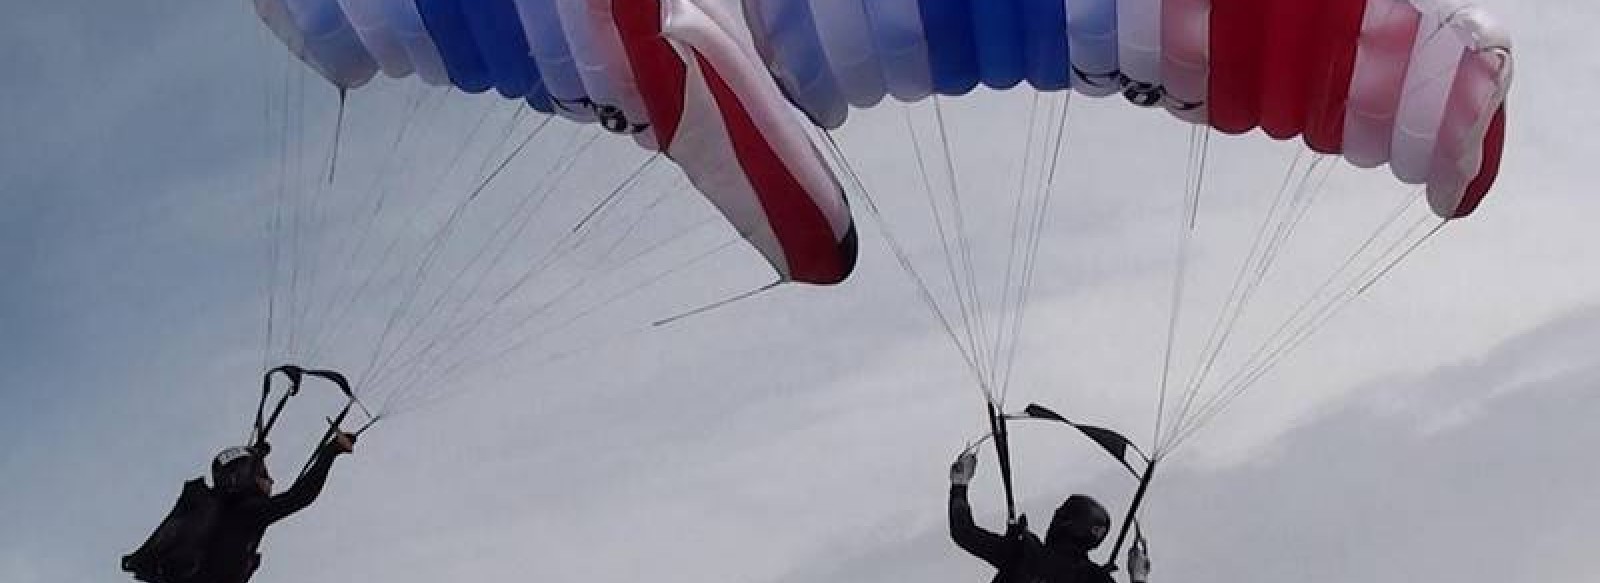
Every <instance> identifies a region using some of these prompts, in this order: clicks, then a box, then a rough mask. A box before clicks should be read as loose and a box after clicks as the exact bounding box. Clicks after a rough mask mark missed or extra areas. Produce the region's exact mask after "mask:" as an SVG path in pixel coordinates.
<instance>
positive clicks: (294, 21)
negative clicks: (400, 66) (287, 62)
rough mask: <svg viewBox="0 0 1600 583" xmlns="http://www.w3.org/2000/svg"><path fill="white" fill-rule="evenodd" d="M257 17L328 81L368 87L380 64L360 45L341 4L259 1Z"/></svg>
mask: <svg viewBox="0 0 1600 583" xmlns="http://www.w3.org/2000/svg"><path fill="white" fill-rule="evenodd" d="M255 8H256V14H257V15H259V16H260V17H261V20H262V22H265V23H266V24H267V28H269V29H271V30H272V32H273V34H276V35H277V36H278V38H279V39H281V40H282V41H283V43H284V44H285V45H286V46H288V47H289V50H290V51H291V52H293V53H294V54H295V55H296V56H298V57H300V59H301V60H303V61H305V62H306V63H307V64H309V65H311V67H312V68H313V69H316V71H317V72H318V73H320V74H322V76H323V77H324V78H326V79H328V81H329V82H331V83H333V84H334V85H337V86H339V87H342V88H345V89H354V88H356V87H360V86H362V85H365V84H366V83H367V82H368V81H370V80H372V77H373V75H376V74H377V73H378V64H377V63H376V62H375V61H373V60H372V56H371V55H368V54H367V51H366V49H365V48H363V47H362V46H361V40H360V39H358V38H356V34H355V30H354V29H353V28H352V27H351V25H350V22H349V21H348V20H346V19H345V17H344V12H343V11H342V10H340V9H339V5H338V4H335V3H332V2H326V1H325V0H323V1H319V0H256V1H255Z"/></svg>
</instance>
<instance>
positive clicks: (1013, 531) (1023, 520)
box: [1006, 514, 1028, 539]
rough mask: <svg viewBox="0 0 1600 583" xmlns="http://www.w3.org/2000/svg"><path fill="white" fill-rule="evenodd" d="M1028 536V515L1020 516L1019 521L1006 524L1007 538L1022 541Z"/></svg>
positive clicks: (1018, 516)
mask: <svg viewBox="0 0 1600 583" xmlns="http://www.w3.org/2000/svg"><path fill="white" fill-rule="evenodd" d="M1026 536H1028V515H1026V514H1019V515H1017V519H1016V520H1013V521H1011V522H1010V523H1007V524H1006V538H1009V539H1022V538H1023V537H1026Z"/></svg>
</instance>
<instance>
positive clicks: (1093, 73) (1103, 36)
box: [1067, 0, 1122, 97]
mask: <svg viewBox="0 0 1600 583" xmlns="http://www.w3.org/2000/svg"><path fill="white" fill-rule="evenodd" d="M1117 17H1118V14H1117V0H1068V1H1067V49H1068V55H1069V57H1070V58H1071V59H1072V68H1073V69H1076V70H1077V73H1081V75H1079V74H1074V75H1073V82H1072V87H1073V89H1076V90H1077V91H1078V92H1079V93H1083V94H1084V95H1091V96H1095V97H1102V96H1106V95H1111V94H1113V93H1117V92H1119V91H1121V89H1122V88H1121V87H1120V86H1119V85H1118V83H1117V80H1116V79H1115V78H1114V77H1115V75H1116V73H1118V72H1119V71H1120V70H1121V66H1120V64H1119V61H1120V57H1119V56H1118V53H1119V52H1120V48H1119V46H1118V40H1117ZM1108 76H1109V77H1112V78H1108Z"/></svg>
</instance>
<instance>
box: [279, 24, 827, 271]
mask: <svg viewBox="0 0 1600 583" xmlns="http://www.w3.org/2000/svg"><path fill="white" fill-rule="evenodd" d="M255 6H256V11H257V13H258V14H259V15H260V16H261V19H262V20H263V21H265V22H266V24H267V26H268V27H270V28H271V29H272V31H273V32H274V33H276V34H277V36H278V38H279V39H281V40H282V41H283V42H284V44H286V45H288V47H289V49H290V50H291V51H293V52H294V53H295V54H297V55H299V56H300V57H301V58H302V59H303V60H304V61H305V62H306V63H308V64H309V65H311V66H312V67H313V68H314V69H316V70H317V72H318V73H321V74H322V76H323V77H325V78H327V79H328V80H329V81H331V82H333V83H334V84H335V85H338V86H339V87H341V88H343V89H356V88H359V87H361V86H362V85H364V84H366V83H367V82H368V81H370V80H371V79H372V77H373V76H374V75H376V74H377V73H378V72H379V71H380V70H382V71H383V72H384V73H385V74H388V75H390V76H395V77H403V76H406V75H410V74H412V73H415V74H416V75H417V76H419V77H421V78H422V80H424V81H426V82H429V83H434V84H443V83H445V82H448V83H450V84H451V85H454V86H455V87H457V88H459V89H460V90H461V91H464V92H468V93H481V92H484V91H488V90H489V89H494V90H495V91H497V92H499V93H500V94H501V95H503V96H505V97H507V98H510V99H526V100H527V102H528V104H529V105H530V106H531V107H533V108H534V109H536V110H539V111H541V112H545V113H551V112H560V113H561V114H562V115H565V116H569V117H572V118H574V119H579V120H593V121H596V122H597V123H600V124H601V125H603V126H604V127H606V129H608V130H611V131H613V132H616V133H621V134H631V135H633V136H634V137H635V138H636V139H637V141H638V142H639V144H640V145H641V146H644V147H646V148H652V149H655V148H659V149H660V150H661V151H662V152H664V153H666V154H667V156H669V157H670V158H672V159H673V160H676V161H678V162H679V164H680V165H681V166H682V167H683V169H684V170H685V172H686V173H687V174H688V176H689V178H690V179H691V181H693V183H694V184H695V185H696V186H697V187H698V188H699V189H700V191H701V192H702V193H704V194H705V195H706V197H707V198H709V199H710V200H711V201H712V202H713V203H714V204H716V205H717V207H718V208H719V209H720V210H721V211H722V213H723V214H724V215H725V216H727V218H728V220H729V221H731V222H732V223H733V224H734V225H735V227H736V228H737V229H738V230H739V232H740V233H741V234H743V235H744V236H745V237H746V239H748V240H749V241H750V243H751V244H752V245H754V246H755V247H756V248H757V249H758V250H760V251H761V252H762V254H764V255H765V256H766V258H767V259H768V261H770V262H771V263H772V265H773V267H774V268H776V269H777V270H778V272H779V274H780V275H781V276H782V279H783V280H785V281H797V282H804V283H814V284H832V283H838V282H840V281H842V280H844V278H845V277H846V276H847V275H849V273H850V270H851V269H852V267H853V266H854V262H855V233H854V230H853V227H852V225H851V222H850V214H849V208H848V206H847V204H846V202H845V200H844V196H843V192H842V191H841V189H840V187H839V185H838V183H837V182H836V181H835V180H834V179H833V176H832V174H831V173H830V172H829V170H828V168H827V166H826V164H825V163H824V162H823V159H822V157H821V156H820V155H819V154H818V153H817V152H816V150H814V149H813V148H812V146H811V144H810V143H809V142H808V141H807V138H806V135H805V133H804V132H803V131H802V130H801V129H800V128H798V127H796V126H795V125H794V124H793V123H792V121H791V117H792V114H791V112H790V110H789V106H788V104H787V103H786V102H785V101H784V100H783V98H782V96H781V95H780V94H779V92H778V90H777V88H776V87H775V86H774V85H772V83H771V82H770V80H769V79H768V78H767V75H766V73H765V72H764V71H763V70H762V69H760V68H759V62H758V61H756V60H754V59H752V58H750V56H751V55H752V54H753V53H752V50H751V49H750V48H749V41H748V36H747V35H739V34H737V33H736V32H734V31H731V30H730V29H729V28H727V25H728V23H725V22H717V21H715V20H713V19H711V17H710V16H709V15H707V14H705V13H702V12H699V11H696V10H695V9H694V5H693V4H691V3H685V4H684V5H683V7H682V9H681V10H679V11H678V16H679V17H678V18H675V19H674V20H673V21H672V27H671V28H670V29H669V30H665V31H664V30H663V21H662V19H661V18H660V14H661V11H660V9H659V7H658V6H656V5H655V3H654V2H618V3H615V4H613V3H612V2H610V1H609V0H592V1H591V0H576V1H575V0H559V1H558V0H417V1H415V2H413V1H412V0H337V1H336V0H256V1H255Z"/></svg>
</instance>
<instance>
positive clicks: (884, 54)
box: [862, 0, 933, 102]
mask: <svg viewBox="0 0 1600 583" xmlns="http://www.w3.org/2000/svg"><path fill="white" fill-rule="evenodd" d="M862 2H863V4H862V7H863V8H864V9H865V12H866V16H867V23H868V25H869V27H870V32H871V34H872V43H873V46H874V47H875V48H876V53H877V55H878V63H879V67H880V68H881V69H882V71H883V82H884V89H885V90H886V91H888V93H889V95H892V96H894V98H895V99H898V100H900V101H904V102H914V101H918V100H921V99H923V98H926V97H928V96H929V95H932V94H933V70H932V68H931V65H929V62H928V38H927V35H926V33H924V32H923V28H922V12H921V9H920V8H918V7H917V0H862Z"/></svg>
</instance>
